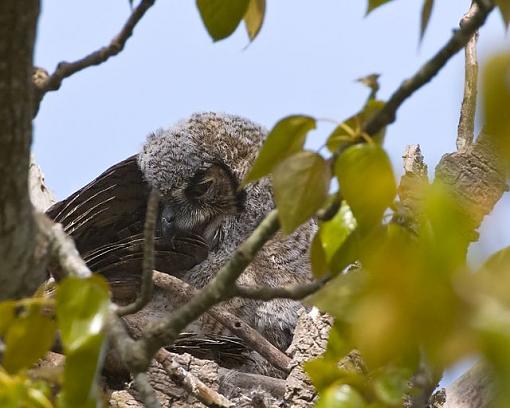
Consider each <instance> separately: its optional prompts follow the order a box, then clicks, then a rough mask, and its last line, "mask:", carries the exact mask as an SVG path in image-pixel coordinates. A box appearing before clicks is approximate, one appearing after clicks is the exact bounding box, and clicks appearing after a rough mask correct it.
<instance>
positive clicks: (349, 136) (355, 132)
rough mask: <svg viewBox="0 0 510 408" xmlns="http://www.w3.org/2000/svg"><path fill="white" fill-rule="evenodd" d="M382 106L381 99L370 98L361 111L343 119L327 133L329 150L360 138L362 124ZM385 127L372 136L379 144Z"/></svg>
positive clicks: (336, 148) (334, 149)
mask: <svg viewBox="0 0 510 408" xmlns="http://www.w3.org/2000/svg"><path fill="white" fill-rule="evenodd" d="M383 106H384V102H383V101H378V100H375V99H370V100H368V101H367V104H366V105H365V106H364V107H363V109H362V110H361V112H358V113H357V114H355V115H354V116H351V117H350V118H349V119H347V120H345V121H344V122H343V123H341V124H340V125H339V126H337V127H336V128H335V129H334V130H333V132H332V133H331V134H330V135H329V137H328V140H327V142H326V145H327V147H328V149H329V151H331V152H336V151H337V150H338V149H340V148H341V147H343V146H349V145H350V144H352V143H353V142H356V141H359V140H360V139H362V128H363V125H364V124H365V123H366V122H367V121H368V120H369V119H370V118H371V117H372V116H373V115H374V114H376V113H377V112H378V111H380V110H381V109H382V108H383ZM385 131H386V129H385V128H383V129H382V130H380V131H379V132H378V133H377V134H376V135H374V136H373V137H372V138H373V139H374V140H376V141H377V142H378V143H379V144H382V141H383V139H384V133H385Z"/></svg>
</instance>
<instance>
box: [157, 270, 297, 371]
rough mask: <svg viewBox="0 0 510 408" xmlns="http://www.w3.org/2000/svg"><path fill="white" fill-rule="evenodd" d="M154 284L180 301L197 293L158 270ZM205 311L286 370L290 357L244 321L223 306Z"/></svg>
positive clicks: (184, 283) (185, 300) (281, 368)
mask: <svg viewBox="0 0 510 408" xmlns="http://www.w3.org/2000/svg"><path fill="white" fill-rule="evenodd" d="M154 284H155V285H156V286H157V287H159V288H161V289H164V290H165V291H168V292H170V293H171V294H172V295H173V296H176V297H179V298H181V299H179V300H182V303H184V302H187V301H189V300H190V299H191V298H192V297H193V296H195V295H196V294H197V293H198V290H197V289H195V288H193V287H192V286H190V285H188V284H187V283H186V282H183V281H182V280H180V279H179V278H176V277H175V276H171V275H168V274H166V273H162V272H158V271H154ZM207 313H208V314H209V315H210V316H211V317H212V318H214V319H215V320H216V321H218V322H219V323H221V324H222V325H223V326H225V327H226V328H227V329H229V330H230V331H231V332H232V333H233V334H235V335H236V336H238V337H239V338H241V339H243V340H244V341H245V343H246V344H247V345H248V346H249V347H250V348H251V349H252V350H255V351H256V352H257V353H259V354H260V355H261V356H262V357H264V358H265V359H266V360H267V361H268V362H269V363H271V364H272V365H273V366H274V367H276V368H279V369H280V370H282V371H284V372H287V370H288V367H289V364H290V358H289V357H288V356H287V355H286V354H285V353H283V352H282V351H280V350H279V349H278V348H276V347H275V346H274V345H272V344H271V343H270V342H269V341H268V340H267V339H266V338H265V337H264V336H262V335H261V334H260V333H259V332H258V331H256V330H255V329H253V328H252V327H250V325H248V324H247V323H246V322H245V321H243V320H242V319H240V318H238V317H237V316H235V315H233V314H232V313H230V312H228V311H227V309H226V307H225V306H223V305H216V306H214V307H212V308H211V309H209V311H208V312H207Z"/></svg>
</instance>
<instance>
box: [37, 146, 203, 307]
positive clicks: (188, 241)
mask: <svg viewBox="0 0 510 408" xmlns="http://www.w3.org/2000/svg"><path fill="white" fill-rule="evenodd" d="M149 192H150V186H149V185H148V184H147V182H146V181H145V180H144V179H143V175H142V172H141V171H140V169H139V167H138V164H137V161H136V156H131V157H129V158H128V159H126V160H123V161H121V162H120V163H117V164H116V165H114V166H112V167H110V168H109V169H108V170H106V171H105V172H104V173H103V174H101V175H100V176H99V177H97V178H96V179H95V180H93V181H92V182H90V183H89V184H87V185H86V186H85V187H83V188H81V189H80V190H78V191H77V192H75V193H74V194H72V195H71V196H69V197H68V198H66V199H65V200H63V201H60V202H58V203H56V204H54V205H53V206H52V207H51V208H50V209H48V211H47V215H48V216H49V217H50V218H52V219H53V220H54V221H55V222H59V223H61V224H62V226H63V228H64V230H65V231H66V232H67V233H68V234H69V235H71V236H72V237H73V239H74V241H75V243H76V247H77V249H78V251H79V252H80V255H81V256H82V258H83V259H84V260H85V262H86V263H87V265H88V266H89V268H90V269H91V270H92V271H93V272H97V273H101V274H102V275H104V276H105V277H106V278H107V279H108V281H109V282H110V285H111V287H112V292H113V295H114V299H115V300H116V301H120V302H124V301H129V300H131V299H133V298H134V296H135V295H136V291H137V290H138V287H139V285H140V275H141V270H142V261H143V244H144V240H143V226H144V221H145V211H146V207H147V200H148V196H149ZM154 251H155V264H156V265H155V266H156V269H158V270H160V271H162V272H166V273H169V274H173V275H176V276H181V275H182V274H183V273H184V272H185V271H187V270H189V269H191V268H192V267H193V266H195V265H196V264H198V263H200V262H202V261H203V260H204V259H205V258H206V257H207V255H208V247H207V244H206V242H205V241H204V240H203V239H202V238H201V237H198V236H195V235H183V236H180V237H178V238H176V239H174V240H173V241H172V242H168V240H165V239H163V238H162V237H161V236H160V233H159V228H157V230H156V239H155V244H154ZM50 272H52V271H51V270H50Z"/></svg>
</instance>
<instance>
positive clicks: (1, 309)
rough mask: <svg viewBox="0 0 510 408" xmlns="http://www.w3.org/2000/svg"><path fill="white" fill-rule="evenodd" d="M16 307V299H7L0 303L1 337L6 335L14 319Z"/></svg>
mask: <svg viewBox="0 0 510 408" xmlns="http://www.w3.org/2000/svg"><path fill="white" fill-rule="evenodd" d="M15 309H16V301H14V300H6V301H3V302H1V303H0V316H2V318H1V319H0V337H2V336H4V335H5V332H6V330H7V328H8V327H9V325H10V324H11V322H12V320H13V319H14V311H15Z"/></svg>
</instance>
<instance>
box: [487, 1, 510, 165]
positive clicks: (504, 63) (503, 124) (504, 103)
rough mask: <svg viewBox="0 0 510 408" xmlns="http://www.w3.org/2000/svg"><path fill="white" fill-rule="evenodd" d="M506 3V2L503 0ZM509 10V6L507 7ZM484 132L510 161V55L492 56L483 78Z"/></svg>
mask: <svg viewBox="0 0 510 408" xmlns="http://www.w3.org/2000/svg"><path fill="white" fill-rule="evenodd" d="M505 1H506V0H505ZM508 7H509V8H510V5H509V6H508ZM482 85H483V102H484V113H485V127H484V130H485V131H486V132H487V133H488V134H490V135H494V136H496V142H497V143H498V144H499V147H500V148H501V152H502V153H503V158H504V159H505V160H506V161H508V160H510V114H509V113H508V107H509V106H510V53H502V54H498V55H495V56H493V57H492V58H491V59H490V60H489V62H488V63H487V64H486V66H485V69H484V72H483V77H482Z"/></svg>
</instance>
